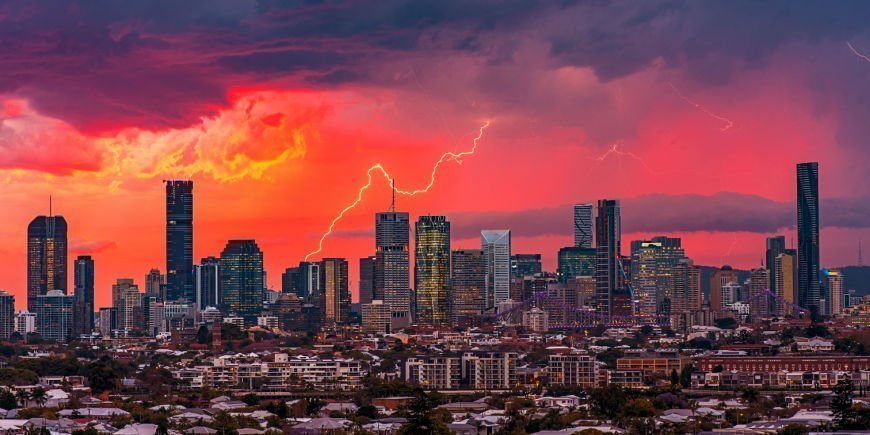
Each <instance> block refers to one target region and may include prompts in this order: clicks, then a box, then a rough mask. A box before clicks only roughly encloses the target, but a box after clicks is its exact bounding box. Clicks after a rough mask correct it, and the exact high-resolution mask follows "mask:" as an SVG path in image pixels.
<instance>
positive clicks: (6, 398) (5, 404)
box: [0, 390, 18, 410]
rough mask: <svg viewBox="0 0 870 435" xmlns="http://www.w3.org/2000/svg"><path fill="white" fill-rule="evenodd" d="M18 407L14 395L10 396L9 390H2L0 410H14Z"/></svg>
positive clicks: (0, 393)
mask: <svg viewBox="0 0 870 435" xmlns="http://www.w3.org/2000/svg"><path fill="white" fill-rule="evenodd" d="M17 407H18V401H17V400H16V399H15V395H14V394H12V392H11V391H9V390H3V391H2V392H0V408H3V409H5V410H10V409H15V408H17Z"/></svg>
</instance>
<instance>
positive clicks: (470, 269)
mask: <svg viewBox="0 0 870 435" xmlns="http://www.w3.org/2000/svg"><path fill="white" fill-rule="evenodd" d="M484 263H485V260H484V254H483V251H481V250H478V249H457V250H454V251H452V252H451V253H450V298H451V307H450V321H451V323H453V324H454V325H458V326H463V327H467V326H470V325H471V324H472V323H474V322H473V321H474V317H475V316H477V315H479V314H480V313H482V312H483V310H485V309H486V274H485V273H484V267H485V266H484Z"/></svg>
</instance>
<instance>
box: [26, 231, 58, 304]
mask: <svg viewBox="0 0 870 435" xmlns="http://www.w3.org/2000/svg"><path fill="white" fill-rule="evenodd" d="M67 249H68V244H67V226H66V220H65V219H64V218H63V216H37V217H36V218H35V219H33V220H32V221H31V222H30V225H28V226H27V307H28V308H29V309H30V310H31V311H32V310H33V304H34V303H35V302H36V297H37V296H39V295H44V294H46V293H48V292H49V291H51V290H60V291H61V292H62V293H64V294H66V292H67V275H66V274H67Z"/></svg>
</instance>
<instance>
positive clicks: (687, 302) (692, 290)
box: [670, 258, 701, 313]
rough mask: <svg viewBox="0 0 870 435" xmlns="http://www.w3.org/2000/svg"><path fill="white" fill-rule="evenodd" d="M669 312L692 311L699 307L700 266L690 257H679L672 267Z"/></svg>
mask: <svg viewBox="0 0 870 435" xmlns="http://www.w3.org/2000/svg"><path fill="white" fill-rule="evenodd" d="M670 299H671V301H670V307H671V313H693V312H695V311H698V310H700V309H701V268H700V267H698V266H696V265H695V263H694V262H693V261H692V259H690V258H681V259H680V260H679V261H678V262H677V265H676V267H675V268H674V276H673V290H672V291H671V298H670Z"/></svg>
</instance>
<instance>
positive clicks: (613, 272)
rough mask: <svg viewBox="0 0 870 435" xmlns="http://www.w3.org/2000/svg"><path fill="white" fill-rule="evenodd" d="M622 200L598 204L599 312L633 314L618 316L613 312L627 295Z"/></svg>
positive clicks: (597, 294) (596, 235)
mask: <svg viewBox="0 0 870 435" xmlns="http://www.w3.org/2000/svg"><path fill="white" fill-rule="evenodd" d="M620 225H621V218H620V213H619V201H617V200H612V199H602V200H599V201H598V216H597V217H596V218H595V240H596V248H595V249H596V251H595V257H596V262H595V281H596V286H595V299H596V310H597V311H598V312H599V313H602V314H606V315H631V314H632V313H616V312H614V310H613V299H614V297H615V296H624V295H623V281H624V279H623V276H622V270H621V264H620V261H621V259H622V251H621V244H622V240H621V237H622V232H621V228H620Z"/></svg>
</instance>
